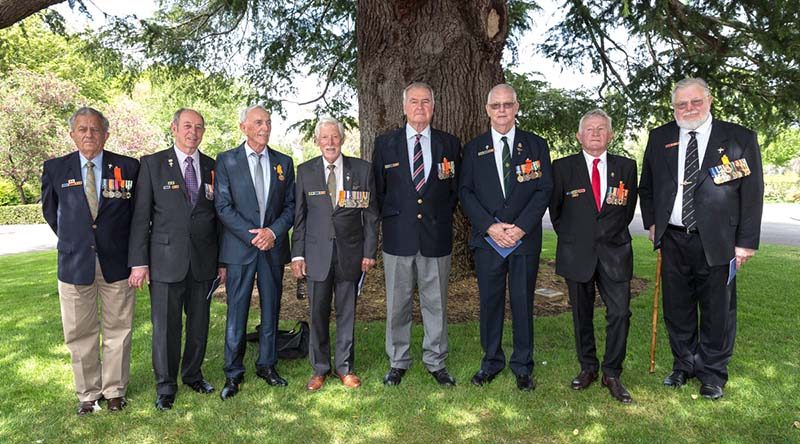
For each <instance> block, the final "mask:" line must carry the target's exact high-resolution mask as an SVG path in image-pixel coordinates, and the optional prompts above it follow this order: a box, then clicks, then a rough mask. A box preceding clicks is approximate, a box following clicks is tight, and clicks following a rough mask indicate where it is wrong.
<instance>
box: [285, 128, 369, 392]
mask: <svg viewBox="0 0 800 444" xmlns="http://www.w3.org/2000/svg"><path fill="white" fill-rule="evenodd" d="M314 133H315V138H316V142H317V145H318V146H319V148H320V151H321V152H322V155H321V156H318V157H315V158H313V159H311V160H309V161H308V162H305V163H303V164H301V165H300V166H298V167H297V183H296V188H297V192H296V193H295V202H296V211H295V218H294V231H293V232H292V272H293V274H294V276H295V278H297V279H300V278H302V277H304V276H308V292H309V300H308V302H309V312H310V318H311V338H310V341H309V349H310V350H309V358H310V360H311V367H312V370H313V375H312V377H311V380H309V381H308V384H306V389H307V390H309V391H316V390H319V389H320V388H322V385H323V384H324V383H325V379H326V377H327V375H328V374H329V373H330V371H331V347H330V332H329V330H330V315H331V299H332V297H333V294H334V293H336V357H335V359H336V365H335V367H334V369H335V370H334V374H335V375H336V377H338V378H339V379H340V380H341V381H342V383H343V384H344V385H345V386H346V387H348V388H357V387H359V386H360V385H361V380H360V379H359V377H358V376H357V375H356V374H355V372H354V370H353V366H354V360H355V346H354V344H355V342H354V339H353V333H354V329H355V328H354V327H355V316H356V295H357V293H358V283H359V280H360V279H361V278H362V276H363V274H364V273H366V272H367V271H369V270H370V269H371V268H372V267H373V266H375V253H376V250H377V248H378V208H377V204H376V202H375V194H374V193H375V192H374V190H375V180H374V178H373V176H372V168H371V167H370V164H369V162H367V161H364V160H361V159H356V158H352V157H347V156H345V155H343V154H342V142H344V127H343V126H342V124H341V123H339V121H337V120H336V119H332V118H322V119H320V120H319V122H318V123H317V126H316V128H315V130H314Z"/></svg>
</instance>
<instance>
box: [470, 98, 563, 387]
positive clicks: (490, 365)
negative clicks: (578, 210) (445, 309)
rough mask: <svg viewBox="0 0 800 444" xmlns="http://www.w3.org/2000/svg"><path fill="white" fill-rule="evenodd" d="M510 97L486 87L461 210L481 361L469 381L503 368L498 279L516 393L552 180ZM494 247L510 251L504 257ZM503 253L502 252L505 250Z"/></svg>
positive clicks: (527, 364) (545, 157) (528, 346)
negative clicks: (484, 126) (486, 124)
mask: <svg viewBox="0 0 800 444" xmlns="http://www.w3.org/2000/svg"><path fill="white" fill-rule="evenodd" d="M517 111H519V103H518V102H517V94H516V92H515V91H514V89H513V88H512V87H511V86H509V85H506V84H500V85H497V86H495V87H494V88H492V90H491V91H490V92H489V97H488V99H487V103H486V112H487V113H488V114H489V119H490V120H491V130H490V131H489V132H487V133H485V134H482V135H480V136H478V137H476V138H475V139H474V140H472V141H471V142H470V143H468V144H467V145H466V147H464V167H463V170H462V175H461V182H460V187H459V190H460V193H459V194H460V197H461V205H462V206H463V208H464V213H466V215H467V217H468V218H469V220H470V222H471V223H472V233H471V237H470V241H469V246H470V248H471V249H472V250H473V251H474V253H475V270H476V272H477V275H478V290H479V292H480V332H481V346H482V347H483V352H484V356H483V361H482V362H481V368H480V370H479V371H478V372H477V373H475V376H473V377H472V383H473V384H475V385H478V386H482V385H484V384H487V383H489V382H491V381H492V380H493V379H494V378H495V376H496V375H497V374H498V373H500V371H501V370H503V368H504V367H505V365H506V362H505V354H504V353H503V348H502V346H501V341H502V338H503V322H504V320H505V313H504V312H505V294H506V278H508V287H509V288H508V297H509V300H510V302H511V315H512V322H513V328H514V352H513V354H512V355H511V360H510V361H509V366H510V367H511V370H512V371H513V372H514V375H515V376H516V379H517V387H518V388H519V389H520V390H524V391H529V390H533V388H534V387H535V382H534V380H533V378H532V376H531V374H532V372H533V295H534V290H535V286H536V274H537V272H538V270H539V254H540V253H541V250H542V216H543V215H544V212H545V210H547V204H548V203H549V201H550V192H551V191H552V189H553V178H552V172H551V169H550V152H549V151H548V148H547V142H546V141H545V140H544V139H542V138H541V137H539V136H537V135H536V134H533V133H529V132H527V131H523V130H521V129H519V128H516V126H515V120H514V119H515V116H516V114H517ZM489 240H491V241H492V242H493V243H494V244H495V245H496V246H497V247H498V248H500V249H511V248H514V250H513V251H511V252H510V253H509V254H507V255H506V256H503V255H501V254H500V253H499V252H498V251H497V250H495V248H494V247H493V246H492V245H491V244H490V241H489ZM506 252H507V250H506Z"/></svg>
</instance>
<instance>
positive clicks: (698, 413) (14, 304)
mask: <svg viewBox="0 0 800 444" xmlns="http://www.w3.org/2000/svg"><path fill="white" fill-rule="evenodd" d="M553 247H554V237H553V235H552V234H550V233H548V234H546V235H545V251H544V252H543V255H544V256H545V257H552V256H553V254H554V253H553V252H554V248H553ZM635 251H636V270H635V272H636V274H637V275H638V276H643V277H647V278H648V279H651V280H652V276H653V274H654V267H655V255H654V254H653V253H652V252H651V251H650V249H649V248H648V247H647V241H646V240H645V239H643V238H637V239H635ZM55 268H56V263H55V254H54V253H52V252H47V253H33V254H22V255H14V256H5V257H0V335H1V336H0V337H2V340H0V412H2V414H0V442H41V443H51V442H79V441H89V442H101V441H111V442H129V443H142V442H176V443H177V442H181V443H191V442H215V443H216V442H237V443H238V442H439V441H443V442H460V441H472V442H615V443H616V442H632V443H640V442H706V441H708V442H747V443H749V442H769V443H780V442H795V443H796V442H799V441H800V430H798V429H796V428H793V426H792V423H793V422H794V421H798V420H800V369H799V368H798V367H800V350H798V343H799V341H798V339H797V337H796V334H797V330H798V329H797V327H798V316H797V306H798V305H797V303H798V301H797V295H798V288H800V274H799V273H798V270H800V249H798V248H788V247H779V246H769V245H766V246H763V247H762V249H761V251H759V253H758V255H757V256H756V258H755V259H753V260H752V261H751V262H749V263H748V264H747V266H746V268H745V269H744V270H742V272H741V273H740V275H739V278H738V279H739V282H738V286H739V310H738V312H739V333H738V337H737V343H736V350H735V353H734V357H733V361H732V363H731V365H730V374H731V380H730V382H729V383H728V386H727V388H726V392H725V397H724V398H723V399H722V400H720V401H718V402H710V401H707V400H704V399H702V398H700V399H693V397H692V395H695V394H696V393H697V389H698V384H697V382H696V380H693V381H692V383H691V384H689V385H688V386H686V387H684V388H683V389H680V390H670V389H666V388H664V387H663V386H662V385H661V379H662V378H663V376H664V375H665V373H666V372H668V371H669V369H670V367H671V362H672V359H671V356H670V352H669V346H668V344H667V341H666V334H665V332H664V329H663V322H660V324H659V336H658V356H657V372H656V374H655V375H650V374H648V372H647V367H648V361H649V358H648V349H649V337H650V308H651V303H652V289H650V290H648V291H646V292H645V293H644V294H643V295H642V296H641V297H639V298H637V299H635V300H634V301H633V303H632V311H633V318H632V322H631V332H630V337H629V341H628V358H627V360H626V361H625V369H626V370H625V373H624V375H623V378H624V382H625V383H626V385H627V387H628V389H629V390H630V391H631V393H632V395H633V397H634V399H635V403H634V404H633V405H631V406H623V405H620V404H619V403H617V402H615V401H613V400H612V399H611V397H610V396H609V395H608V394H607V392H606V391H605V390H604V389H602V388H601V387H600V386H599V385H593V386H592V387H591V388H590V389H588V390H586V391H583V392H573V391H572V390H571V389H570V388H569V381H570V380H571V379H572V377H573V376H574V375H575V374H576V373H577V370H578V365H577V362H576V358H575V351H574V340H573V336H572V321H571V318H570V315H569V314H564V315H561V316H557V317H552V318H541V319H537V320H536V323H535V342H536V351H535V360H536V368H535V370H534V372H535V377H536V380H537V383H538V386H537V388H536V390H535V391H534V392H532V393H521V392H519V391H518V390H516V388H515V385H514V378H513V376H512V375H511V373H510V372H509V371H504V372H503V373H502V374H501V375H500V376H499V377H498V378H497V379H496V380H495V381H494V382H493V383H492V384H490V385H489V386H487V387H484V388H476V387H473V386H471V385H470V384H469V378H470V377H471V376H472V374H473V372H474V371H475V370H477V368H478V365H479V362H480V358H481V349H480V341H479V338H478V326H477V323H475V322H473V323H469V324H461V325H451V326H450V347H451V353H450V358H449V360H448V367H449V369H450V370H451V372H452V373H453V374H454V376H455V377H456V378H457V379H458V381H459V385H458V386H457V387H455V388H452V389H443V388H439V387H438V386H437V385H435V383H434V381H433V379H432V378H431V377H430V376H429V375H428V374H427V373H426V372H425V371H424V368H423V367H422V365H421V364H420V361H419V357H420V354H421V350H420V343H421V334H422V333H421V328H420V327H419V326H415V328H414V342H413V346H412V356H413V357H414V359H415V363H414V365H413V366H412V369H411V370H410V371H409V373H408V374H407V376H406V378H405V379H404V380H403V383H402V384H401V385H400V386H399V387H394V388H385V387H384V386H383V385H382V384H381V379H382V376H383V374H384V372H385V371H386V367H387V361H386V357H385V355H384V352H383V340H384V324H383V323H382V322H377V323H361V324H358V325H357V337H356V340H357V350H356V369H357V370H358V373H359V375H361V377H362V379H363V383H364V385H363V386H362V387H361V388H360V389H358V390H355V391H350V390H346V389H344V388H343V387H342V385H341V384H340V383H338V381H337V382H330V383H329V384H327V385H326V386H325V387H324V388H323V390H322V391H321V392H319V393H314V394H309V393H306V392H305V390H304V385H305V382H306V380H307V378H308V377H309V376H310V366H309V364H308V362H307V361H305V360H300V361H288V362H281V363H280V364H279V369H280V371H281V373H282V374H283V376H285V377H286V378H287V379H288V380H289V384H290V385H289V387H287V388H283V389H276V388H271V387H268V386H267V385H266V384H265V383H264V382H263V381H261V380H259V379H257V378H255V377H254V374H253V360H254V354H255V353H254V352H255V349H254V348H253V346H252V345H251V346H250V348H249V349H248V353H247V358H246V365H247V372H248V373H247V376H246V380H245V383H244V384H243V386H242V392H241V393H240V394H239V395H238V396H237V397H236V398H234V399H232V400H229V401H226V402H224V403H223V402H222V401H220V399H219V397H218V392H215V393H214V394H213V395H210V396H204V395H199V394H196V393H194V392H192V391H191V390H189V389H188V388H187V387H185V386H181V387H180V391H179V393H178V398H177V403H176V405H175V409H174V410H172V411H170V412H163V413H162V412H158V411H156V410H155V409H154V408H153V401H154V398H155V389H154V383H153V375H152V370H151V366H150V322H149V305H150V304H149V297H148V296H147V295H146V293H140V294H139V295H138V300H137V306H136V319H135V331H134V337H133V357H132V360H131V361H132V369H131V383H130V388H129V392H128V399H129V402H130V404H129V407H128V409H126V411H125V412H123V413H118V414H111V413H109V412H108V411H107V410H103V411H101V412H99V413H97V414H95V415H91V416H90V417H85V418H78V417H77V416H76V415H75V413H74V409H75V407H76V405H77V400H76V398H75V396H74V394H73V383H72V373H71V368H70V364H69V355H68V353H67V350H66V348H65V347H64V345H63V336H62V333H61V321H60V314H59V313H60V312H59V303H58V295H57V289H56V275H55ZM365 297H370V296H369V295H367V296H365ZM476 297H477V295H476ZM603 314H604V313H603V311H602V310H598V311H597V315H596V319H595V325H596V326H597V327H598V340H599V344H598V349H599V350H602V349H603V340H604V335H603V334H602V326H603V321H602V318H603ZM257 317H258V316H257V315H254V316H251V318H252V319H251V326H252V325H253V324H255V323H257V322H258V319H257ZM224 326H225V307H224V306H223V305H222V304H220V303H218V302H215V303H214V304H213V307H212V318H211V334H210V338H211V339H210V341H209V347H208V356H207V362H206V364H205V367H204V369H205V374H206V377H207V378H208V379H210V380H211V382H212V383H213V384H214V385H215V386H216V387H217V388H218V389H219V388H220V387H221V385H222V382H223V376H222V370H221V368H222V354H223V331H224ZM286 326H289V323H286ZM504 339H505V340H504V345H505V348H506V351H507V353H510V350H511V347H510V325H509V326H507V328H506V336H505V338H504ZM575 430H577V434H574V431H575Z"/></svg>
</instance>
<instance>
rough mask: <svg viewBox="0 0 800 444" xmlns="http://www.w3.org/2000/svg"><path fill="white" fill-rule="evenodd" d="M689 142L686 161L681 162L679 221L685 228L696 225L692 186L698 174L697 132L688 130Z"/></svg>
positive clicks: (695, 182)
mask: <svg viewBox="0 0 800 444" xmlns="http://www.w3.org/2000/svg"><path fill="white" fill-rule="evenodd" d="M689 137H690V138H689V144H688V145H687V146H686V161H685V163H684V164H683V165H684V166H683V210H682V212H681V221H682V222H683V226H684V227H685V228H686V230H687V231H688V230H691V229H692V228H694V226H695V225H697V220H695V217H694V188H695V185H697V177H698V175H699V174H700V166H699V164H698V161H697V160H698V154H697V132H695V131H689Z"/></svg>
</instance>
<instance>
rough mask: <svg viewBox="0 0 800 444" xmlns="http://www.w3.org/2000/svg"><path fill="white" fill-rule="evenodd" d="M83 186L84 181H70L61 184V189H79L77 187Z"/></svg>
mask: <svg viewBox="0 0 800 444" xmlns="http://www.w3.org/2000/svg"><path fill="white" fill-rule="evenodd" d="M81 185H83V181H82V180H75V179H70V180H68V181H66V182H65V183H62V184H61V188H69V187H77V186H81Z"/></svg>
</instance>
